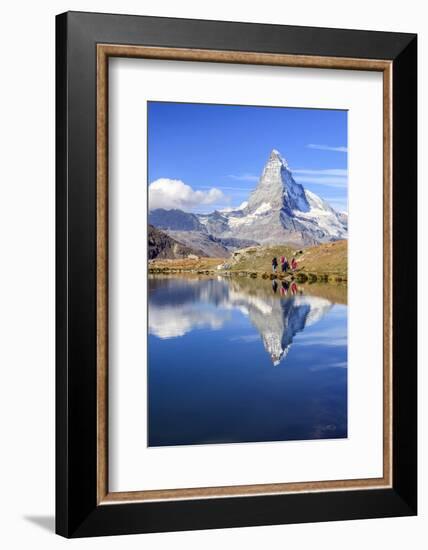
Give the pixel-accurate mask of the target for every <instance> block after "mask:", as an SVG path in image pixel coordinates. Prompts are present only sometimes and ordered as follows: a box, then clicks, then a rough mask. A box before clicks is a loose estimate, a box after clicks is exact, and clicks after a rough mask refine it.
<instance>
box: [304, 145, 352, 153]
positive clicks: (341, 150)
mask: <svg viewBox="0 0 428 550" xmlns="http://www.w3.org/2000/svg"><path fill="white" fill-rule="evenodd" d="M306 147H308V148H309V149H319V150H320V151H336V152H337V153H347V152H348V148H347V147H345V146H344V145H340V146H339V147H332V146H331V145H319V144H317V143H309V144H308V145H306Z"/></svg>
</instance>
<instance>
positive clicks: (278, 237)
mask: <svg viewBox="0 0 428 550" xmlns="http://www.w3.org/2000/svg"><path fill="white" fill-rule="evenodd" d="M183 215H184V216H185V217H186V223H185V225H182V224H183V221H182V219H183ZM187 218H189V219H187ZM149 220H150V223H152V224H153V225H155V226H157V227H159V228H161V229H163V230H165V231H166V232H174V234H172V235H171V236H174V238H177V239H178V240H179V241H180V242H183V243H184V244H191V245H192V246H194V245H195V238H196V233H199V234H200V235H201V234H204V235H205V236H209V237H210V238H211V239H215V240H216V241H217V242H218V243H221V244H222V245H224V246H226V247H228V243H233V246H234V247H235V248H236V247H238V248H239V243H240V242H242V243H244V244H243V246H245V245H247V246H248V243H250V242H251V243H254V244H263V245H267V244H284V245H285V244H286V245H290V246H302V247H304V246H311V245H316V244H319V243H324V242H328V241H335V240H339V239H346V238H347V236H348V235H347V215H346V214H344V213H342V212H337V211H336V210H334V208H332V207H331V206H330V205H329V204H328V203H327V202H326V201H325V200H323V199H321V198H320V197H318V196H317V195H316V194H315V193H312V192H311V191H308V190H307V189H305V188H304V187H303V185H301V184H300V183H297V182H296V181H295V180H294V178H293V174H292V171H291V169H290V167H289V165H288V162H287V161H286V160H285V158H284V157H283V156H282V155H281V154H280V152H279V151H277V150H276V149H273V150H272V152H271V153H270V156H269V159H268V161H267V162H266V164H265V166H264V168H263V171H262V174H261V176H260V178H259V180H258V183H257V186H256V187H255V189H254V190H253V191H252V193H251V194H250V196H249V198H248V201H246V203H244V204H243V205H242V206H241V207H240V208H237V209H235V210H225V211H218V210H216V211H215V212H212V213H210V214H190V213H184V212H182V211H179V210H174V211H172V210H169V211H168V210H159V209H158V210H152V211H151V212H150V215H149ZM188 227H190V228H191V229H190V230H188V229H187V228H188ZM186 232H187V233H186ZM191 233H193V235H192V236H191ZM198 242H199V241H198ZM236 245H238V246H236Z"/></svg>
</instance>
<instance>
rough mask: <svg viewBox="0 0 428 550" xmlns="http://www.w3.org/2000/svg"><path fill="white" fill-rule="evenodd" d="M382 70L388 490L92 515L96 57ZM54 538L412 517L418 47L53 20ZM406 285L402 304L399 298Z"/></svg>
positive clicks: (171, 22)
mask: <svg viewBox="0 0 428 550" xmlns="http://www.w3.org/2000/svg"><path fill="white" fill-rule="evenodd" d="M100 43H103V44H123V45H146V46H162V47H173V48H195V49H204V50H210V49H213V50H225V51H229V50H231V51H245V52H247V51H251V52H261V53H262V52H263V53H281V54H293V55H306V56H321V57H322V56H334V57H346V58H356V59H373V60H390V61H392V78H393V82H392V90H393V109H392V128H393V133H392V136H393V138H392V152H393V155H392V158H393V162H392V174H393V194H392V214H393V224H392V249H393V292H392V299H393V300H392V301H393V308H392V332H393V338H392V346H393V353H392V360H393V377H392V382H393V384H392V401H393V430H392V432H393V433H392V436H393V457H392V462H393V482H392V487H391V488H384V489H361V490H340V491H325V492H323V491H321V492H312V493H311V492H308V493H295V494H292V493H291V494H276V495H268V496H266V495H263V496H245V497H226V498H201V499H192V500H181V501H179V500H170V501H161V502H129V503H120V504H115V503H110V504H108V505H104V506H103V505H101V506H100V505H98V504H97V373H96V356H97V349H96V329H97V316H96V272H97V257H96V237H97V229H96V207H97V203H96V171H97V142H96V136H97V131H96V125H97V120H96V107H97V105H96V72H97V66H96V46H97V44H100ZM56 97H57V102H56V135H57V137H56V159H57V160H56V258H57V259H56V532H57V533H58V534H60V535H62V536H64V537H86V536H99V535H116V534H127V533H148V532H161V531H177V530H192V529H209V528H222V527H240V526H251V525H273V524H284V523H302V522H319V521H335V520H346V519H362V518H374V517H393V516H410V515H415V514H416V513H417V438H416V434H417V399H416V397H417V371H416V365H417V342H416V339H417V332H416V326H417V295H416V292H415V291H414V289H415V287H416V282H415V279H416V269H415V267H414V265H415V264H414V262H413V261H412V262H411V263H410V262H403V261H402V258H404V257H411V258H416V255H417V190H416V180H417V103H416V100H417V36H416V35H414V34H404V33H387V32H373V31H355V30H342V29H326V28H309V27H294V26H280V25H265V24H263V25H262V24H248V23H232V22H219V21H202V20H190V19H173V18H158V17H143V16H124V15H111V14H96V13H81V12H68V13H64V14H61V15H58V16H57V18H56ZM409 286H411V287H412V292H411V293H408V292H407V289H408V288H409Z"/></svg>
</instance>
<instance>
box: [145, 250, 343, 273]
mask: <svg viewBox="0 0 428 550" xmlns="http://www.w3.org/2000/svg"><path fill="white" fill-rule="evenodd" d="M282 255H285V256H286V257H287V258H288V259H289V260H290V259H291V257H295V258H296V260H297V264H298V267H297V269H296V270H294V271H288V272H286V273H282V272H281V271H280V269H279V270H278V271H277V272H276V273H273V272H272V271H271V259H272V257H274V256H276V257H277V258H278V259H279V258H280V257H281V256H282ZM148 270H149V273H151V274H157V273H158V274H171V275H173V274H181V273H193V274H198V275H211V276H213V275H222V276H226V277H247V278H253V279H257V278H262V279H285V280H294V279H295V280H297V281H298V282H309V283H314V282H317V281H318V282H324V283H346V282H347V280H348V273H347V241H336V242H333V243H326V244H322V245H319V246H316V247H311V248H306V249H301V250H296V249H292V248H290V247H286V246H283V247H281V246H270V247H249V248H245V249H242V250H238V251H236V252H234V253H233V255H232V257H231V258H230V259H227V260H225V259H224V258H183V259H173V260H166V259H164V260H156V259H155V260H150V261H149V265H148Z"/></svg>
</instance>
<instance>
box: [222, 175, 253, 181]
mask: <svg viewBox="0 0 428 550" xmlns="http://www.w3.org/2000/svg"><path fill="white" fill-rule="evenodd" d="M227 177H228V178H230V179H231V180H235V181H258V180H259V176H256V175H254V174H229V175H228V176H227Z"/></svg>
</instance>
